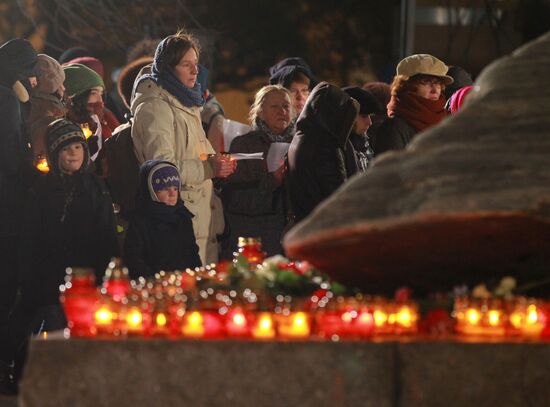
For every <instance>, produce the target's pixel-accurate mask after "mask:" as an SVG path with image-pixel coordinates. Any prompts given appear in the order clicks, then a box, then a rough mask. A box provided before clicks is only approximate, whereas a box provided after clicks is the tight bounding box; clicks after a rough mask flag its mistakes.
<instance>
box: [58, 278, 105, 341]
mask: <svg viewBox="0 0 550 407" xmlns="http://www.w3.org/2000/svg"><path fill="white" fill-rule="evenodd" d="M66 273H67V274H66V276H65V284H64V285H63V286H61V287H60V291H61V295H60V302H61V304H62V305H63V310H64V311H65V316H66V318H67V325H68V327H69V329H70V331H71V336H75V337H90V336H94V335H95V334H96V333H97V330H96V328H95V323H94V310H95V308H96V306H97V303H98V301H99V292H98V290H97V288H96V286H95V275H94V272H93V269H89V268H76V267H75V268H71V267H68V268H67V270H66Z"/></svg>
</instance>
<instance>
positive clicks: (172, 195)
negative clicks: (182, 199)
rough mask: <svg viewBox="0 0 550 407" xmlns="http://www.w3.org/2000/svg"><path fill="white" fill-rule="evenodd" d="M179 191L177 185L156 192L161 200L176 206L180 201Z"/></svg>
mask: <svg viewBox="0 0 550 407" xmlns="http://www.w3.org/2000/svg"><path fill="white" fill-rule="evenodd" d="M179 193H180V191H179V189H178V188H177V187H168V188H164V189H161V190H160V191H157V192H156V194H157V198H158V199H159V201H160V202H162V203H163V204H165V205H168V206H174V205H175V204H176V203H177V202H178V195H179Z"/></svg>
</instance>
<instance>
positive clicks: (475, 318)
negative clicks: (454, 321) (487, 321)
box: [466, 308, 481, 325]
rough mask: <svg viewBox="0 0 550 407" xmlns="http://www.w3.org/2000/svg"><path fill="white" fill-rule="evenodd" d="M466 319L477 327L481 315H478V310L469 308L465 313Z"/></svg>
mask: <svg viewBox="0 0 550 407" xmlns="http://www.w3.org/2000/svg"><path fill="white" fill-rule="evenodd" d="M466 319H467V320H468V322H469V323H470V324H472V325H477V323H478V322H479V320H480V319H481V315H480V314H479V311H478V310H476V309H473V308H470V309H469V310H467V311H466Z"/></svg>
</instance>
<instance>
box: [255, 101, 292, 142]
mask: <svg viewBox="0 0 550 407" xmlns="http://www.w3.org/2000/svg"><path fill="white" fill-rule="evenodd" d="M291 110H292V108H291V105H290V97H289V96H288V95H287V94H286V93H283V92H270V93H268V94H267V95H266V97H265V99H264V102H263V103H262V110H261V112H260V113H259V114H258V117H259V118H260V119H262V120H263V121H264V122H265V124H266V125H267V127H268V128H269V130H271V131H272V132H273V133H275V134H281V133H283V132H284V131H285V129H286V128H287V127H288V125H289V124H290V120H291V115H290V112H291Z"/></svg>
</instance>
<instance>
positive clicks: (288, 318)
mask: <svg viewBox="0 0 550 407" xmlns="http://www.w3.org/2000/svg"><path fill="white" fill-rule="evenodd" d="M277 326H278V329H277V331H278V335H279V337H280V338H284V339H307V338H308V337H309V335H310V334H311V315H310V314H309V313H307V312H303V311H294V312H287V313H283V314H280V315H277Z"/></svg>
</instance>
